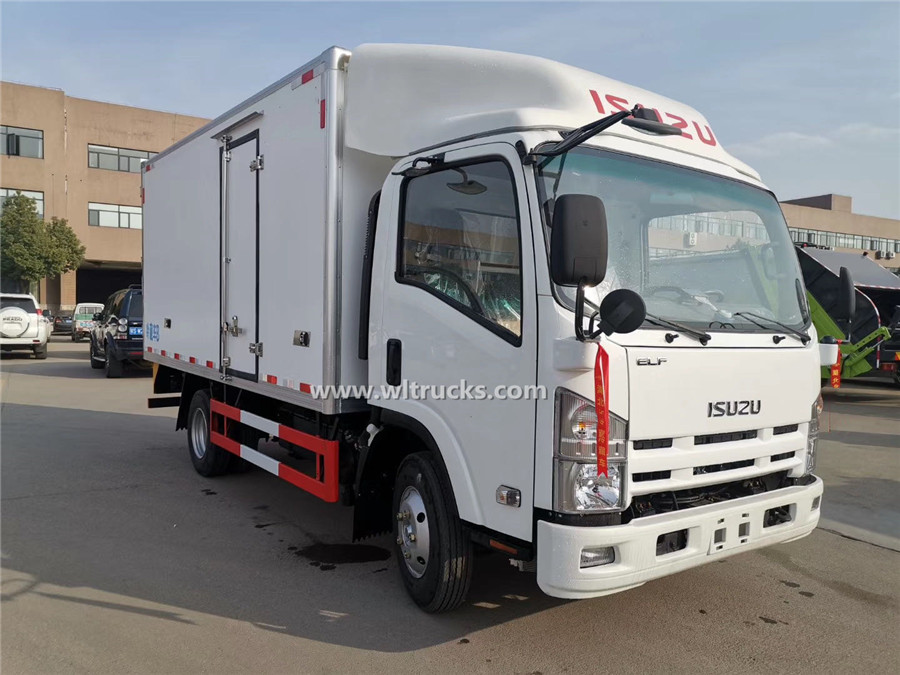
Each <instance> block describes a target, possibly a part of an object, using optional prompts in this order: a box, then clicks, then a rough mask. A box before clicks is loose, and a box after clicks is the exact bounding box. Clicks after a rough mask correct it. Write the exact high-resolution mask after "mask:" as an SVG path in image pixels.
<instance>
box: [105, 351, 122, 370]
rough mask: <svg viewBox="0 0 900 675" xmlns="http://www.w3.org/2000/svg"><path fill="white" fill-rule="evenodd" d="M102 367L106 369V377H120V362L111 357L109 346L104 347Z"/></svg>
mask: <svg viewBox="0 0 900 675" xmlns="http://www.w3.org/2000/svg"><path fill="white" fill-rule="evenodd" d="M103 365H104V366H105V367H106V376H107V377H122V362H121V361H119V359H117V358H116V357H115V356H113V354H112V350H111V349H110V348H109V345H107V346H106V360H105V362H104V364H103Z"/></svg>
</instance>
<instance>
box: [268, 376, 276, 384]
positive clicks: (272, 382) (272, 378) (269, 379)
mask: <svg viewBox="0 0 900 675" xmlns="http://www.w3.org/2000/svg"><path fill="white" fill-rule="evenodd" d="M266 382H268V383H269V384H278V377H277V376H275V375H266Z"/></svg>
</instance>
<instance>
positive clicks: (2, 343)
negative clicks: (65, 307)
mask: <svg viewBox="0 0 900 675" xmlns="http://www.w3.org/2000/svg"><path fill="white" fill-rule="evenodd" d="M41 315H42V311H41V310H40V309H38V306H37V302H36V301H35V299H34V296H33V295H29V294H27V293H2V294H0V349H2V350H3V351H4V352H9V351H13V350H26V349H27V350H30V351H31V352H33V353H34V358H36V359H46V358H47V339H48V338H49V337H50V325H49V324H48V323H47V322H46V321H44V318H43V317H42V316H41Z"/></svg>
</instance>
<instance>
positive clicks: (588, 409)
mask: <svg viewBox="0 0 900 675" xmlns="http://www.w3.org/2000/svg"><path fill="white" fill-rule="evenodd" d="M627 432H628V425H627V424H626V422H625V420H623V419H621V418H620V417H617V416H615V415H612V414H610V416H609V451H608V457H609V461H608V467H609V468H608V471H607V473H608V475H607V476H600V475H598V473H597V412H596V409H595V407H594V402H593V401H589V400H587V399H586V398H583V397H581V396H578V395H576V394H574V393H572V392H571V391H568V390H566V389H559V390H557V393H556V453H555V457H554V463H555V468H554V479H553V501H554V510H556V511H557V512H559V513H592V512H598V511H617V510H621V509H622V508H623V507H624V499H625V476H626V473H627V462H626V448H627V438H628V433H627Z"/></svg>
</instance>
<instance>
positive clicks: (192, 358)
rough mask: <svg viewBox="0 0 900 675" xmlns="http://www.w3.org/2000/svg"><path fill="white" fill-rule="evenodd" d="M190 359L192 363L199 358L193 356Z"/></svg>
mask: <svg viewBox="0 0 900 675" xmlns="http://www.w3.org/2000/svg"><path fill="white" fill-rule="evenodd" d="M188 360H189V361H190V362H191V363H197V359H195V358H194V357H193V356H192V357H191V358H190V359H188Z"/></svg>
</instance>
